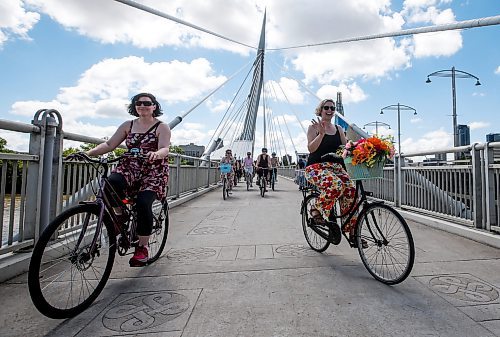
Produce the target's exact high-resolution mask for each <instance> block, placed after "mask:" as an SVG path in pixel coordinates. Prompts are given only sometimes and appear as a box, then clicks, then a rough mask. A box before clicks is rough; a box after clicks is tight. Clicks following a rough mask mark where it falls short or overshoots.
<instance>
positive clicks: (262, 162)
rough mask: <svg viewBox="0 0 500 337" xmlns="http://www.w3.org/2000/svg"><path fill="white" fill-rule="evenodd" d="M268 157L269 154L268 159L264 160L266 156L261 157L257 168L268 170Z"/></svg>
mask: <svg viewBox="0 0 500 337" xmlns="http://www.w3.org/2000/svg"><path fill="white" fill-rule="evenodd" d="M267 156H268V154H266V157H265V158H264V155H262V154H261V155H260V160H259V163H258V164H257V166H259V167H263V168H268V166H267V164H268V163H267Z"/></svg>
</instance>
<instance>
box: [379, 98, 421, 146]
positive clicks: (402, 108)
mask: <svg viewBox="0 0 500 337" xmlns="http://www.w3.org/2000/svg"><path fill="white" fill-rule="evenodd" d="M384 110H397V111H398V154H399V155H400V156H401V111H413V114H414V115H416V114H417V110H415V109H414V108H412V107H411V106H408V105H404V104H399V103H398V104H392V105H388V106H386V107H383V108H382V109H380V114H381V115H383V114H384Z"/></svg>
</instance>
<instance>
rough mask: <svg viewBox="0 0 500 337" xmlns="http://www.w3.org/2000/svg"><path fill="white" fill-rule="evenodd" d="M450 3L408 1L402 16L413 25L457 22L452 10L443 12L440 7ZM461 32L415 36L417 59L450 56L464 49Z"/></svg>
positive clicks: (414, 43) (414, 53)
mask: <svg viewBox="0 0 500 337" xmlns="http://www.w3.org/2000/svg"><path fill="white" fill-rule="evenodd" d="M448 3H449V1H437V0H407V1H405V2H404V5H403V7H404V8H403V11H402V14H403V16H404V17H406V18H407V19H408V23H413V24H421V23H426V24H429V23H430V24H434V25H442V24H447V23H452V22H455V21H456V20H455V14H454V13H453V11H452V10H451V9H450V8H447V9H444V10H441V9H439V8H437V6H438V5H441V4H448ZM462 44H463V41H462V35H461V34H460V31H458V30H455V31H445V32H435V33H426V34H417V35H413V48H412V49H413V55H414V56H415V57H416V58H422V57H429V56H436V57H439V56H450V55H453V54H455V53H456V52H457V51H458V50H460V49H461V48H462Z"/></svg>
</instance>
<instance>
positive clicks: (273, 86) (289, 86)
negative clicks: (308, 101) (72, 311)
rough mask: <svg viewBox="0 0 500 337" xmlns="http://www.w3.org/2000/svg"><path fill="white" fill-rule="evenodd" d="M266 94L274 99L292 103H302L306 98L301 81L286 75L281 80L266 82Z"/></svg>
mask: <svg viewBox="0 0 500 337" xmlns="http://www.w3.org/2000/svg"><path fill="white" fill-rule="evenodd" d="M265 94H266V95H267V96H268V97H272V98H273V99H274V100H277V101H280V102H289V103H291V104H302V103H304V100H305V97H304V93H303V92H302V91H301V90H300V87H299V83H297V81H296V80H294V79H291V78H286V77H281V78H280V81H279V82H276V81H272V80H271V81H267V82H266V84H265Z"/></svg>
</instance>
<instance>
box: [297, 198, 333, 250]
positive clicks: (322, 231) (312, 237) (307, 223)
mask: <svg viewBox="0 0 500 337" xmlns="http://www.w3.org/2000/svg"><path fill="white" fill-rule="evenodd" d="M316 198H318V195H317V194H310V195H308V196H307V197H306V198H305V199H304V201H303V203H302V209H301V213H302V230H303V231H304V236H305V238H306V241H307V243H308V244H309V246H310V247H311V248H312V249H313V250H315V251H317V252H320V253H321V252H324V251H325V250H326V249H327V248H328V246H330V242H329V241H328V240H327V238H328V237H329V233H330V232H329V229H328V227H326V226H320V225H317V224H316V223H315V222H314V221H313V219H312V217H311V210H312V209H316Z"/></svg>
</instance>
